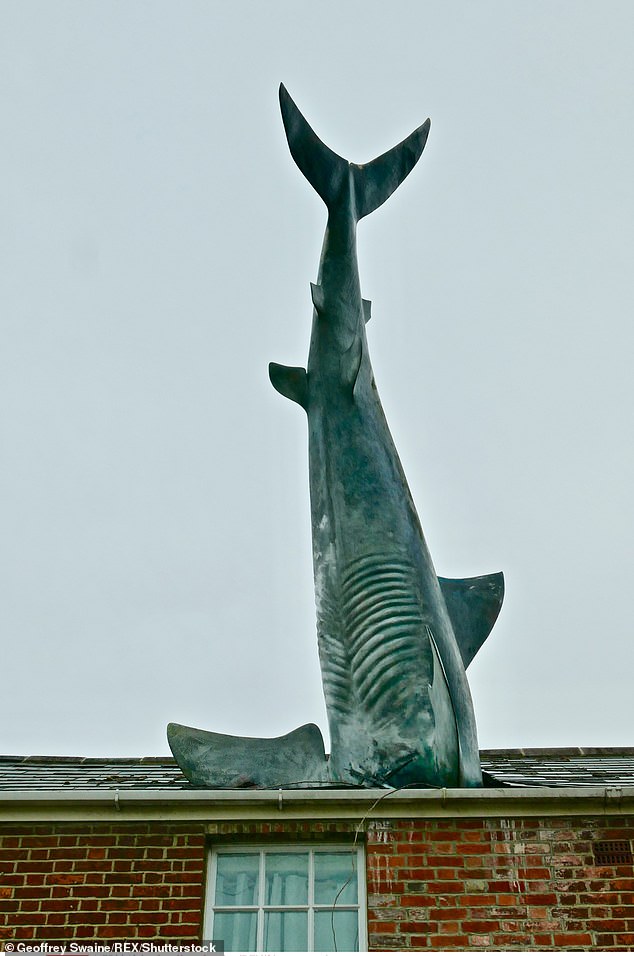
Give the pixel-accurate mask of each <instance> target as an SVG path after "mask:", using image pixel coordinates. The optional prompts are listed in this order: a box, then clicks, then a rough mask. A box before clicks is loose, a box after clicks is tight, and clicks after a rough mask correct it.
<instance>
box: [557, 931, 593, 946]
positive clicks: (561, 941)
mask: <svg viewBox="0 0 634 956" xmlns="http://www.w3.org/2000/svg"><path fill="white" fill-rule="evenodd" d="M553 939H554V943H555V946H566V947H570V946H591V945H592V936H591V934H590V933H555V934H554V937H553Z"/></svg>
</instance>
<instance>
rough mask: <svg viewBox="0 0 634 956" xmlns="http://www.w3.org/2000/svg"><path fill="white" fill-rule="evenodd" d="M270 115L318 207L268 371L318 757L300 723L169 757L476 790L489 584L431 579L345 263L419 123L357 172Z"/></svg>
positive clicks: (314, 780) (225, 773)
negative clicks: (299, 412)
mask: <svg viewBox="0 0 634 956" xmlns="http://www.w3.org/2000/svg"><path fill="white" fill-rule="evenodd" d="M280 105H281V110H282V118H283V121H284V127H285V130H286V135H287V139H288V144H289V147H290V150H291V154H292V156H293V158H294V160H295V162H296V163H297V165H298V166H299V168H300V170H301V172H302V173H303V174H304V176H306V178H307V179H308V181H309V182H310V183H311V185H312V186H313V187H314V189H315V190H316V191H317V193H318V194H319V195H320V196H321V198H322V199H323V200H324V202H325V203H326V206H327V209H328V220H327V224H326V232H325V236H324V242H323V247H322V252H321V259H320V263H319V273H318V278H317V282H316V284H315V285H313V286H311V293H312V301H313V320H312V332H311V340H310V348H309V355H308V363H307V367H306V369H304V368H291V367H288V366H283V365H278V364H276V363H271V365H270V367H269V373H270V378H271V381H272V383H273V385H274V386H275V388H276V389H277V390H278V391H279V392H281V393H282V394H283V395H285V396H286V397H287V398H290V399H292V400H293V401H295V402H297V403H298V404H299V405H301V406H302V407H303V408H304V409H305V411H306V413H307V417H308V433H309V465H310V499H311V517H312V535H313V564H314V575H315V595H316V605H317V633H318V642H319V656H320V664H321V670H322V678H323V684H324V693H325V697H326V706H327V711H328V720H329V727H330V737H331V753H330V756H329V757H327V756H326V754H325V751H324V745H323V738H322V736H321V733H320V731H319V728H318V727H316V726H315V725H314V724H307V725H305V726H303V727H300V728H298V729H297V730H295V731H292V732H291V733H290V734H287V735H285V736H284V737H280V738H277V739H274V740H272V739H262V738H247V737H233V736H229V735H225V734H217V733H212V732H210V731H205V730H198V729H196V728H191V727H185V726H183V725H181V724H170V725H169V726H168V740H169V743H170V747H171V749H172V752H173V754H174V756H175V758H176V760H177V762H178V764H179V766H180V767H181V769H182V770H183V772H184V773H185V775H186V776H187V777H188V779H189V780H190V782H191V783H192V784H193V785H194V786H196V787H206V788H216V787H229V788H235V787H274V788H278V787H291V786H323V785H336V784H345V785H356V786H365V787H373V786H380V787H402V786H420V787H455V786H462V787H478V786H481V785H482V773H481V768H480V759H479V752H478V741H477V733H476V724H475V717H474V712H473V704H472V701H471V694H470V691H469V685H468V683H467V678H466V673H465V670H466V667H467V666H468V664H469V662H470V661H471V659H472V658H473V656H474V655H475V653H476V652H477V650H478V649H479V647H480V646H481V645H482V643H483V642H484V640H485V639H486V637H487V636H488V634H489V632H490V630H491V628H492V626H493V624H494V622H495V620H496V618H497V615H498V613H499V609H500V606H501V603H502V598H503V594H504V583H503V576H502V574H501V573H497V574H490V575H484V576H481V577H476V578H466V579H458V580H452V579H447V578H438V577H437V576H436V572H435V570H434V566H433V563H432V560H431V556H430V554H429V550H428V548H427V545H426V543H425V538H424V535H423V532H422V529H421V525H420V522H419V520H418V516H417V513H416V509H415V507H414V503H413V500H412V496H411V493H410V490H409V487H408V484H407V481H406V478H405V475H404V473H403V469H402V466H401V463H400V460H399V457H398V454H397V452H396V448H395V447H394V442H393V440H392V437H391V435H390V432H389V429H388V426H387V422H386V420H385V416H384V414H383V409H382V407H381V403H380V401H379V396H378V392H377V389H376V385H375V382H374V376H373V373H372V367H371V364H370V357H369V353H368V344H367V339H366V331H365V329H366V323H367V322H368V320H369V318H370V303H369V302H367V301H366V300H364V299H363V298H362V295H361V285H360V280H359V269H358V263H357V247H356V230H357V223H358V221H359V220H360V219H362V218H363V217H364V216H367V215H369V213H371V212H372V211H373V210H374V209H376V208H377V207H378V206H380V205H381V204H382V203H383V202H384V201H385V200H386V199H387V198H388V197H389V196H390V195H391V193H392V192H393V191H394V190H395V189H396V188H397V186H398V185H399V184H400V183H401V182H402V181H403V179H404V178H405V177H406V176H407V175H408V173H409V172H410V171H411V170H412V168H413V167H414V165H415V164H416V162H417V161H418V159H419V157H420V155H421V153H422V151H423V149H424V146H425V142H426V140H427V135H428V132H429V121H427V122H426V123H424V124H423V125H422V126H421V127H419V128H418V129H417V130H415V131H414V132H413V133H412V134H411V135H410V136H408V137H407V139H405V140H404V141H403V142H402V143H400V144H399V145H398V146H395V147H394V148H393V149H391V150H389V151H388V152H387V153H385V154H383V155H382V156H379V157H378V159H375V160H373V161H372V162H371V163H367V164H365V165H357V164H354V163H349V162H348V161H347V160H345V159H343V158H342V157H340V156H338V155H337V154H336V153H334V152H332V150H330V149H329V148H328V147H327V146H326V145H325V144H324V143H323V142H322V141H321V140H320V139H319V138H318V137H317V136H316V134H315V133H314V132H313V130H312V129H311V128H310V126H309V125H308V123H307V122H306V120H305V119H304V117H303V116H302V115H301V113H300V112H299V110H298V109H297V107H296V106H295V104H294V103H293V101H292V100H291V98H290V96H289V94H288V93H287V91H286V90H285V88H284V87H283V86H282V87H280Z"/></svg>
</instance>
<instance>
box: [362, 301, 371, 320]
mask: <svg viewBox="0 0 634 956" xmlns="http://www.w3.org/2000/svg"><path fill="white" fill-rule="evenodd" d="M361 302H362V304H363V318H364V319H365V324H366V325H367V324H368V322H369V321H370V316H371V314H372V303H371V302H370V300H369V299H361Z"/></svg>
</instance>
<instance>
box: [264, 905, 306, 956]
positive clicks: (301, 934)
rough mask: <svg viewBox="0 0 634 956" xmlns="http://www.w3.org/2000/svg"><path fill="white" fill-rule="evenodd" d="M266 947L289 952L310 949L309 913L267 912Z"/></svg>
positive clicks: (265, 920)
mask: <svg viewBox="0 0 634 956" xmlns="http://www.w3.org/2000/svg"><path fill="white" fill-rule="evenodd" d="M264 949H266V950H277V951H278V952H282V953H283V952H287V953H289V952H290V953H305V952H307V951H308V913H305V912H304V913H301V912H300V913H289V912H285V913H284V912H282V913H265V914H264Z"/></svg>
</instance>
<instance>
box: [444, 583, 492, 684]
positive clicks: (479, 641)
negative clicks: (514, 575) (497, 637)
mask: <svg viewBox="0 0 634 956" xmlns="http://www.w3.org/2000/svg"><path fill="white" fill-rule="evenodd" d="M438 582H439V584H440V589H441V591H442V595H443V597H444V599H445V604H446V605H447V611H448V612H449V617H450V619H451V623H452V625H453V630H454V634H455V635H456V641H457V642H458V647H459V648H460V654H461V656H462V660H463V662H464V666H465V667H468V666H469V664H470V663H471V661H472V660H473V658H474V657H475V656H476V654H477V652H478V651H479V650H480V648H481V647H482V645H483V644H484V642H485V641H486V639H487V637H488V636H489V634H490V633H491V628H492V627H493V625H494V624H495V621H496V619H497V616H498V614H499V613H500V608H501V607H502V600H503V598H504V575H503V574H502V572H501V571H498V572H497V573H496V574H483V575H481V576H480V577H477V578H438Z"/></svg>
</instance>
